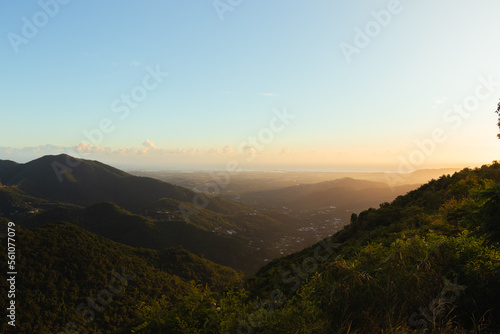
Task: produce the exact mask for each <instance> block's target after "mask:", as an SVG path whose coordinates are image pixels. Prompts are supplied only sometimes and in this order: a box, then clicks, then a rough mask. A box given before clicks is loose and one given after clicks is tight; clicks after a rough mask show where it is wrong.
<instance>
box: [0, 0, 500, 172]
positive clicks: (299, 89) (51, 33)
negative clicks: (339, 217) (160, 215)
mask: <svg viewBox="0 0 500 334" xmlns="http://www.w3.org/2000/svg"><path fill="white" fill-rule="evenodd" d="M221 3H222V4H224V5H221ZM231 3H232V5H228V4H227V3H226V2H225V1H224V2H217V1H203V2H187V1H158V0H157V1H146V2H144V1H141V2H139V1H123V0H121V1H117V0H114V1H67V0H65V1H62V0H61V1H58V2H57V1H40V2H37V1H29V2H26V1H6V0H2V1H0V6H1V8H2V10H0V22H1V23H0V29H1V30H0V34H1V36H3V38H2V39H1V42H0V43H1V45H0V57H1V59H2V61H1V62H0V73H2V80H0V90H1V92H2V95H1V96H2V97H1V99H0V109H1V110H2V123H1V124H2V131H1V132H0V159H10V160H14V161H17V162H27V161H29V160H32V159H35V158H38V157H41V156H43V155H46V154H60V153H68V154H70V155H72V156H75V157H81V158H85V159H93V160H100V161H103V162H106V163H109V164H113V165H115V166H118V167H121V168H125V169H134V168H142V169H154V170H159V169H225V168H227V164H228V163H230V162H236V163H237V164H238V165H239V166H240V167H241V168H242V169H246V170H254V169H255V170H262V169H290V170H331V171H399V172H409V171H412V170H415V169H422V168H442V167H467V166H470V167H474V166H478V165H481V164H487V163H491V161H493V160H496V159H497V158H498V152H499V151H500V141H499V140H498V139H497V137H496V135H497V133H498V127H497V125H496V123H497V115H496V114H495V113H494V111H495V110H496V106H497V103H498V99H499V97H500V62H499V59H500V44H499V43H498V32H499V31H500V21H499V20H498V13H499V12H500V3H499V2H498V1H497V0H485V1H481V2H472V1H466V0H455V1H448V0H447V1H439V2H437V1H430V0H421V1H409V0H404V1H373V0H370V1H367V0H365V1H360V0H358V1H349V2H340V1H326V0H325V1H323V0H321V1H314V3H311V2H305V1H297V0H280V1H264V0H252V1H244V0H243V1H232V2H231Z"/></svg>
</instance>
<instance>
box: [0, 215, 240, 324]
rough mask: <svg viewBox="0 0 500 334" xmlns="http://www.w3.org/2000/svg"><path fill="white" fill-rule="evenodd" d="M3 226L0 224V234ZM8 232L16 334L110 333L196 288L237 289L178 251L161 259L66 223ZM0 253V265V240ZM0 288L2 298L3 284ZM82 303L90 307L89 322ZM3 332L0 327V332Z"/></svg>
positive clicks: (216, 268) (214, 269)
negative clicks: (144, 308) (12, 235)
mask: <svg viewBox="0 0 500 334" xmlns="http://www.w3.org/2000/svg"><path fill="white" fill-rule="evenodd" d="M5 224H6V222H5V221H4V220H2V226H1V228H2V231H5V230H6V227H5ZM16 229H17V235H16V240H17V242H16V249H17V254H16V259H17V272H18V276H17V278H18V280H17V282H16V290H17V292H16V305H17V310H18V311H17V316H18V319H17V322H16V330H17V332H18V333H59V332H60V331H63V330H64V329H65V327H66V325H67V324H68V323H69V322H74V323H75V324H77V326H78V327H79V328H80V330H81V332H82V333H110V332H113V333H114V332H118V331H120V330H121V329H124V328H127V327H130V326H132V325H133V323H134V322H135V321H136V320H137V318H138V317H139V311H138V307H139V305H141V304H144V303H146V304H149V303H152V301H154V300H160V299H161V300H164V301H165V302H166V303H168V304H169V305H176V304H177V303H179V301H181V300H183V299H184V298H185V297H186V296H187V295H189V294H190V293H193V292H194V291H196V292H198V291H202V290H203V289H200V288H198V287H196V285H197V284H200V285H201V286H203V287H205V286H206V287H207V288H209V287H214V288H216V289H218V288H220V287H221V285H222V282H224V283H225V285H226V286H227V285H231V284H237V283H239V282H241V275H240V274H239V273H237V272H235V271H234V270H232V269H230V268H227V267H223V266H220V265H217V264H214V263H211V262H209V261H207V260H204V259H201V258H198V257H197V256H195V255H194V254H190V253H189V252H187V251H186V250H183V249H180V248H178V249H173V250H164V251H162V252H158V251H153V250H147V249H138V248H132V247H129V246H124V245H122V244H118V243H115V242H113V241H111V240H108V239H105V238H103V237H99V236H96V235H94V234H92V233H89V232H87V231H85V230H83V229H81V228H79V227H77V226H75V225H73V224H69V223H57V224H49V225H45V226H43V227H40V228H36V229H33V230H31V229H21V228H19V227H17V228H16ZM0 252H1V254H2V262H3V261H4V260H5V258H4V257H6V255H7V251H6V243H5V239H3V240H2V244H1V245H0ZM179 255H180V256H182V260H185V261H178V262H173V261H172V262H169V265H168V267H167V266H165V264H164V262H165V260H166V258H167V259H171V258H172V257H176V256H179ZM3 263H5V262H3ZM176 274H182V276H183V277H182V278H180V277H179V276H177V275H176ZM0 286H1V288H2V291H7V282H6V280H2V281H1V283H0ZM108 297H111V298H108ZM6 298H7V296H6V293H5V294H4V293H2V294H1V295H0V301H1V303H2V305H6ZM87 298H92V299H94V301H95V304H96V305H97V306H96V310H95V311H93V312H94V313H95V314H94V315H91V312H92V311H91V310H92V309H91V308H89V307H88V306H87V304H86V300H87ZM82 303H83V304H82ZM99 303H100V304H99ZM80 305H84V308H83V309H82V308H80V309H79V306H80ZM99 310H100V311H99ZM85 312H86V313H85ZM82 314H83V316H82ZM86 322H88V323H86ZM7 328H8V326H7V324H6V323H3V324H2V327H1V330H0V331H1V332H7Z"/></svg>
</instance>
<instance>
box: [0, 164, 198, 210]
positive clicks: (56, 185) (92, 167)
mask: <svg viewBox="0 0 500 334" xmlns="http://www.w3.org/2000/svg"><path fill="white" fill-rule="evenodd" d="M76 164H77V165H76ZM75 165H76V166H75ZM61 166H62V167H61ZM70 166H74V167H70ZM0 182H1V183H3V184H4V185H8V186H17V187H19V189H21V190H23V191H25V192H27V193H28V194H30V195H33V196H36V197H41V198H44V199H48V200H55V201H62V202H68V203H73V204H77V205H83V206H88V205H91V204H95V203H99V202H106V201H109V202H114V203H116V204H118V205H119V206H122V207H124V208H126V209H127V210H138V209H140V208H141V207H143V206H144V205H146V204H148V203H150V202H152V201H155V200H157V199H159V198H163V197H168V198H174V199H177V200H180V201H185V202H191V201H192V200H193V197H194V195H195V194H194V193H193V192H192V191H190V190H188V189H185V188H182V187H178V186H174V185H171V184H168V183H166V182H162V181H159V180H156V179H152V178H148V177H138V176H133V175H130V174H128V173H126V172H123V171H121V170H119V169H116V168H113V167H111V166H108V165H105V164H103V163H101V162H98V161H91V160H84V159H76V158H73V157H70V156H68V155H65V154H61V155H57V156H44V157H41V158H39V159H36V160H33V161H30V162H28V163H25V164H15V163H12V162H9V161H1V163H0Z"/></svg>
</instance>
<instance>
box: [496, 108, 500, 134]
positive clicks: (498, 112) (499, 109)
mask: <svg viewBox="0 0 500 334" xmlns="http://www.w3.org/2000/svg"><path fill="white" fill-rule="evenodd" d="M495 112H496V113H497V114H498V123H497V125H498V128H500V102H498V107H497V110H496V111H495ZM497 137H498V139H500V133H499V134H497Z"/></svg>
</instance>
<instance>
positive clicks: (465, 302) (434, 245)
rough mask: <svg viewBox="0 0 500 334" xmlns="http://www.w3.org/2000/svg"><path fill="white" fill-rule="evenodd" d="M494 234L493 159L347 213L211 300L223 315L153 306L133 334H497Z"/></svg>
mask: <svg viewBox="0 0 500 334" xmlns="http://www.w3.org/2000/svg"><path fill="white" fill-rule="evenodd" d="M499 231H500V164H498V163H497V162H494V163H493V164H491V165H489V166H483V167H481V168H477V169H473V170H472V169H464V170H462V171H460V172H457V173H455V174H454V175H443V176H442V177H440V178H439V179H437V180H432V181H430V182H429V183H427V184H425V185H423V186H421V187H420V188H418V189H416V190H414V191H412V192H410V193H408V194H407V195H405V196H400V197H398V198H397V199H396V200H394V201H393V202H392V203H382V204H381V205H380V207H379V208H378V209H370V210H366V211H364V212H361V213H360V214H359V215H356V214H353V215H352V222H351V224H350V225H348V226H347V227H346V228H344V230H342V231H341V232H339V233H337V234H336V235H334V236H332V237H331V238H327V239H325V240H323V241H322V242H320V243H318V244H316V245H314V246H312V247H309V248H307V249H305V250H303V251H301V252H298V253H294V254H292V255H289V256H286V257H284V258H281V259H277V260H274V261H272V262H271V263H269V264H268V265H266V266H265V267H263V268H262V269H261V270H260V271H259V272H258V273H257V274H256V275H255V276H253V277H250V278H249V279H247V282H246V288H245V289H244V290H238V291H233V292H225V293H222V294H213V295H211V297H212V298H213V299H214V300H215V301H216V304H217V305H219V307H220V309H217V310H216V308H215V307H213V306H211V305H209V304H208V303H204V302H199V303H197V304H196V305H191V306H190V307H191V308H192V309H196V310H197V312H196V314H195V315H194V314H191V315H186V314H183V313H182V309H183V306H180V307H174V308H172V309H171V310H169V311H168V312H167V311H162V310H157V313H156V315H158V316H159V317H160V318H161V319H163V320H162V323H155V322H154V321H153V322H150V320H151V317H149V318H148V317H145V318H144V319H143V321H146V322H148V325H147V326H144V327H143V328H142V329H141V331H140V332H143V333H161V332H163V331H168V332H172V333H177V332H179V333H180V332H185V333H215V332H217V333H225V332H237V333H277V332H279V333H413V332H415V333H418V332H423V331H427V332H429V333H497V332H499V331H500V322H499V319H500V308H499V307H498V300H500V252H499V243H498V242H499V241H500V238H499V236H500V234H499V233H498V232H499ZM184 307H185V306H184ZM174 317H179V318H180V319H181V321H183V323H185V324H186V326H185V327H183V329H182V330H181V329H180V328H181V327H179V326H178V325H176V324H174V323H173V322H172V320H171V319H173V318H174ZM169 319H170V320H169Z"/></svg>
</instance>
